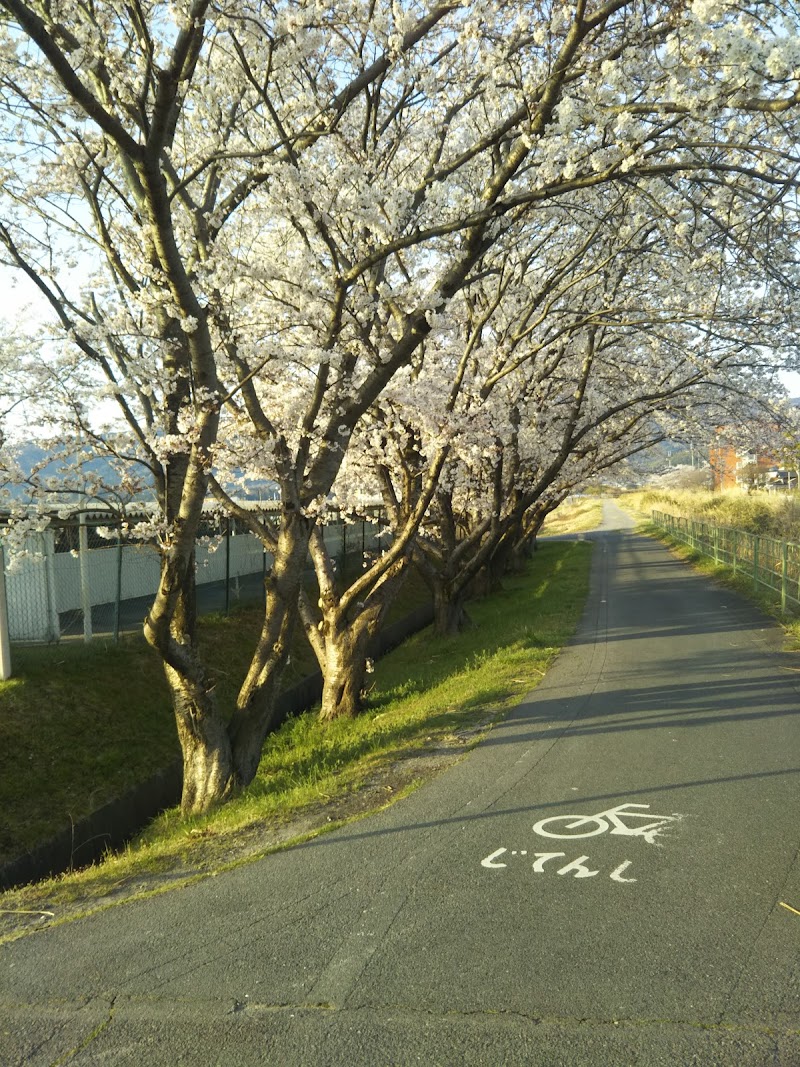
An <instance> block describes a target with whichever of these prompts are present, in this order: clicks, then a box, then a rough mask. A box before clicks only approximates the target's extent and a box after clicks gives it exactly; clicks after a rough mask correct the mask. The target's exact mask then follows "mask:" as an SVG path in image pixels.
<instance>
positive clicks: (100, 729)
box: [0, 579, 429, 862]
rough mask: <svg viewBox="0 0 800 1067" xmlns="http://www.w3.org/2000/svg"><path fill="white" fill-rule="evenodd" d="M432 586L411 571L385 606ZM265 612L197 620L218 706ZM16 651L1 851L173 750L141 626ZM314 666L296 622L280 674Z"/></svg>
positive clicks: (160, 678)
mask: <svg viewBox="0 0 800 1067" xmlns="http://www.w3.org/2000/svg"><path fill="white" fill-rule="evenodd" d="M428 596H429V594H428V591H427V589H426V588H425V586H424V585H423V583H422V582H421V581H420V580H419V579H416V580H410V581H408V582H407V583H406V585H405V587H404V588H403V590H402V591H401V593H400V596H399V597H398V599H397V601H396V603H395V604H394V605H393V609H392V610H393V614H392V616H391V618H392V619H394V618H400V617H402V616H403V615H405V614H407V613H408V612H409V611H411V610H412V609H413V608H415V607H417V606H418V605H419V604H420V603H423V602H425V601H426V600H427V599H428ZM262 618H263V611H262V608H261V606H260V605H258V604H251V605H246V606H240V607H237V608H235V609H234V610H232V611H231V612H230V613H229V614H227V615H226V614H222V613H219V614H212V615H206V616H204V617H202V618H201V619H200V621H199V624H198V630H199V640H200V643H201V646H202V648H203V653H204V656H205V659H206V662H207V663H208V664H209V665H210V671H211V675H212V682H213V684H214V687H215V690H216V693H217V698H218V701H219V706H220V708H223V709H224V708H231V707H233V704H234V701H235V699H236V692H237V689H238V686H239V684H240V683H241V680H242V679H243V678H244V676H245V673H246V670H247V662H248V659H249V656H250V654H251V653H252V650H253V648H254V647H255V644H256V641H257V639H258V635H259V632H260V629H261V622H262ZM390 621H391V620H390ZM13 661H14V672H15V676H14V677H13V678H11V679H9V680H8V681H6V682H0V810H2V812H3V818H2V821H0V862H2V861H3V860H9V859H12V858H13V857H15V856H18V855H20V854H21V853H23V852H25V851H26V850H27V849H31V848H33V847H35V846H36V845H38V844H40V843H41V842H43V841H47V840H48V839H49V838H52V837H53V836H54V835H55V834H57V833H59V832H61V831H63V830H67V829H69V828H70V825H71V824H73V823H76V822H78V821H79V820H80V819H82V818H84V817H85V816H87V815H88V814H89V813H91V812H93V811H96V810H97V809H98V808H100V807H102V805H103V804H106V803H108V802H109V801H111V800H114V799H115V798H116V797H118V796H121V795H122V794H124V793H125V791H126V790H128V789H130V788H131V787H132V786H134V785H136V784H137V783H139V782H141V781H144V780H146V779H147V777H148V776H149V775H151V774H152V773H153V772H154V771H156V770H159V769H160V768H163V767H167V766H169V765H170V764H171V763H172V762H173V761H175V760H177V759H179V757H180V748H179V745H178V740H177V736H176V733H175V720H174V718H173V714H172V709H171V705H170V698H169V693H168V691H167V686H166V683H165V680H164V675H163V670H162V667H161V663H160V661H159V660H158V657H157V656H156V655H155V653H154V652H153V650H152V649H150V648H149V647H148V646H147V644H146V643H145V641H144V639H143V638H142V637H136V636H128V637H125V638H124V639H123V640H122V641H120V643H119V644H114V643H113V642H105V641H102V640H100V641H94V642H93V643H92V644H90V645H84V644H82V643H80V642H77V641H69V642H64V643H63V644H59V645H54V646H41V645H40V646H29V647H27V648H26V647H21V648H17V647H15V648H14V653H13ZM316 666H317V664H316V660H315V659H314V654H313V652H312V651H311V648H310V646H309V645H308V642H307V641H306V639H305V636H304V634H303V633H302V632H301V631H300V629H299V628H298V630H297V631H296V634H295V646H294V648H293V650H292V657H291V662H290V664H289V666H288V668H287V670H286V674H285V677H284V684H285V685H286V686H287V687H288V686H291V685H293V684H294V683H295V682H297V681H298V680H299V679H301V678H304V677H305V676H306V675H307V674H309V673H310V672H311V671H313V670H315V669H316Z"/></svg>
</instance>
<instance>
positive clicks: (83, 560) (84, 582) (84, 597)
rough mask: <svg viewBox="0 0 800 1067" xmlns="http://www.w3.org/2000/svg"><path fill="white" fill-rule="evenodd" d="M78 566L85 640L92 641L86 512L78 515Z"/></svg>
mask: <svg viewBox="0 0 800 1067" xmlns="http://www.w3.org/2000/svg"><path fill="white" fill-rule="evenodd" d="M78 566H79V569H80V576H81V613H82V614H83V640H84V643H85V644H87V645H89V644H91V641H92V578H91V573H90V565H89V530H88V528H87V526H86V513H85V512H81V514H80V516H79V517H78Z"/></svg>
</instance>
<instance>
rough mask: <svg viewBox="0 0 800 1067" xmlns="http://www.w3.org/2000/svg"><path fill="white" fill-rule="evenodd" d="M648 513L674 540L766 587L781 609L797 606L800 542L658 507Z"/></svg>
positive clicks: (755, 586) (757, 587) (799, 598)
mask: <svg viewBox="0 0 800 1067" xmlns="http://www.w3.org/2000/svg"><path fill="white" fill-rule="evenodd" d="M652 517H653V523H654V524H655V525H656V526H659V527H661V529H662V530H666V531H667V533H669V534H670V535H671V536H672V537H674V538H675V540H676V541H681V542H683V543H684V544H686V545H689V547H690V548H693V549H695V551H697V552H701V553H702V554H703V555H704V556H708V557H709V558H710V559H713V560H714V561H715V562H717V563H723V564H725V565H727V566H728V567H731V568H732V570H733V571H734V572H739V573H741V574H745V575H747V576H748V577H749V578H750V579H751V580H752V583H753V588H754V589H756V590H759V589H761V590H767V591H768V592H770V593H771V594H773V595H774V596H775V597H776V598H777V599H779V600H780V603H781V609H782V610H783V611H786V610H787V608H788V607H789V606H790V605H792V606H793V607H794V608H795V609H797V608H800V545H798V544H795V543H794V542H791V541H778V540H776V539H775V538H774V537H764V536H763V535H761V534H752V533H748V532H747V531H746V530H737V529H735V528H734V527H731V526H715V525H714V524H713V523H710V522H703V521H702V520H699V519H687V518H685V517H684V516H682V515H667V514H665V513H664V512H661V511H654V512H653V515H652Z"/></svg>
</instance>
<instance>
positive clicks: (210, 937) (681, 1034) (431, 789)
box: [0, 504, 800, 1067]
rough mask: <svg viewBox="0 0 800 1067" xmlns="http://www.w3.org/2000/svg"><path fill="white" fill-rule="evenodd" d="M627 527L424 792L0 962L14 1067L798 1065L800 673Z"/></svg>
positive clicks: (605, 546)
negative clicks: (576, 622) (566, 623)
mask: <svg viewBox="0 0 800 1067" xmlns="http://www.w3.org/2000/svg"><path fill="white" fill-rule="evenodd" d="M629 527H630V522H629V520H627V519H626V518H625V516H624V515H623V513H622V512H621V511H619V509H617V508H616V507H615V506H614V505H611V504H609V505H606V508H605V514H604V522H603V527H602V529H601V530H600V531H598V532H597V533H596V534H593V535H590V536H592V537H593V538H594V539H595V540H596V545H595V550H594V565H593V580H592V590H591V593H590V597H589V600H588V603H587V608H586V612H585V615H584V619H583V622H582V624H581V626H580V629H579V631H578V633H577V635H576V637H575V640H574V641H573V642H572V643H571V645H570V646H569V647H568V648H567V649H565V650H564V652H563V653H562V654H561V656H560V657H559V658H558V659H557V661H556V662H555V664H554V665H553V667H552V668H551V670H550V671H549V672H548V674H547V677H546V678H545V679H544V681H543V682H542V684H541V685H540V686H539V687H538V688H537V689H536V690H535V691H534V692H533V693H532V694H531V695H530V696H529V697H528V698H526V699H525V700H524V701H523V702H522V703H521V704H520V705H519V706H518V707H517V708H516V709H515V711H514V712H513V713H512V714H511V715H509V716H508V718H507V719H506V720H505V721H504V722H503V723H502V724H501V725H499V726H497V727H495V728H494V729H493V730H492V731H491V732H490V734H489V736H488V737H487V739H486V740H485V741H484V742H482V743H481V744H480V745H479V746H478V747H477V748H476V749H475V750H474V751H473V752H471V753H470V754H469V755H468V756H467V757H466V758H465V759H464V760H463V761H461V762H460V763H459V764H457V765H456V766H454V767H452V768H451V769H449V770H448V771H446V772H444V773H443V774H441V775H440V776H439V777H438V778H436V779H434V780H432V781H431V782H429V783H428V784H426V785H425V786H424V787H422V788H421V789H419V790H418V791H417V792H416V793H414V794H412V795H411V796H409V797H407V798H406V799H404V800H402V801H401V802H399V803H397V804H395V805H394V806H393V807H392V808H390V809H388V810H387V811H385V812H383V813H381V814H379V815H376V816H373V817H371V818H368V819H364V820H362V821H360V822H356V823H353V824H351V825H350V826H348V827H346V828H343V829H341V830H339V831H336V832H334V833H331V834H327V835H324V836H322V837H320V838H318V839H317V840H315V841H312V842H309V843H307V844H305V845H302V846H300V847H296V848H293V849H289V850H287V851H284V852H281V853H276V854H274V855H272V856H269V857H267V858H265V859H263V860H261V861H258V862H255V863H252V864H249V865H247V866H243V867H241V868H239V869H237V870H234V871H230V872H228V873H226V874H224V875H220V876H218V877H216V878H209V879H207V880H205V881H203V882H200V883H198V884H196V885H194V886H192V887H190V888H187V889H184V890H181V891H176V892H170V893H167V894H164V895H162V896H160V897H155V898H152V899H149V900H144V901H139V902H136V903H132V904H128V905H126V906H122V907H117V908H113V909H111V910H109V911H106V912H103V913H101V914H98V915H95V916H92V917H89V918H86V919H83V920H79V921H76V922H74V923H70V924H65V925H63V926H58V927H54V928H51V929H48V930H43V931H42V932H40V933H37V934H34V935H32V936H29V937H25V938H23V939H21V940H19V941H16V942H14V943H11V944H9V945H6V946H4V947H3V948H2V949H0V1063H1V1064H2V1065H3V1067H11V1065H13V1064H26V1065H28V1064H32V1065H37V1067H38V1065H48V1067H50V1065H55V1064H62V1063H69V1064H80V1065H90V1064H92V1065H93V1064H97V1065H104V1067H105V1065H129V1064H130V1065H133V1064H135V1065H137V1067H139V1065H142V1067H162V1065H163V1067H176V1065H179V1064H191V1065H198V1067H206V1065H216V1064H220V1065H223V1064H224V1065H225V1067H237V1065H247V1067H250V1065H258V1064H270V1065H276V1067H283V1065H286V1067H292V1065H301V1067H306V1065H308V1067H317V1065H327V1064H331V1065H348V1067H350V1065H354V1067H355V1065H369V1067H374V1065H380V1064H426V1065H427V1064H448V1065H449V1064H458V1065H465V1064H490V1065H494V1064H497V1065H501V1064H502V1065H505V1064H525V1065H534V1067H539V1065H541V1067H562V1065H563V1067H567V1065H575V1067H622V1065H625V1067H627V1065H637V1067H638V1065H642V1067H654V1065H661V1064H663V1065H667V1064H669V1065H670V1067H674V1065H689V1064H697V1065H698V1067H713V1065H725V1067H727V1065H732V1067H765V1065H767V1064H769V1065H772V1064H777V1065H779V1067H800V962H799V961H800V915H797V914H795V913H794V912H793V911H791V910H789V908H787V907H785V906H784V905H786V904H788V905H789V906H790V907H794V908H795V909H797V910H798V911H800V863H799V862H798V844H799V843H800V789H799V788H798V785H799V784H800V779H799V775H800V714H798V684H799V683H800V673H798V672H797V669H796V668H797V667H800V657H796V658H794V659H793V658H790V657H789V656H787V655H786V654H782V653H781V652H780V634H779V632H778V630H777V628H776V627H775V626H773V625H772V624H771V623H769V622H768V621H767V620H766V619H765V618H764V617H762V616H761V615H759V613H758V612H756V611H755V609H753V608H751V607H750V606H748V605H747V604H746V603H744V602H743V601H741V600H739V599H737V598H736V597H734V595H733V594H731V593H729V592H727V591H725V590H723V589H721V588H718V587H715V586H713V585H712V584H710V583H709V582H707V581H705V580H703V579H702V578H700V577H698V576H696V575H695V574H693V573H692V572H691V571H690V569H689V568H688V567H686V566H685V565H683V564H681V563H680V562H678V561H676V560H675V559H673V558H672V557H671V556H670V555H669V553H668V552H667V551H666V550H665V549H664V548H663V547H661V546H660V545H658V544H657V543H655V542H652V541H649V540H647V539H645V538H641V537H637V536H636V535H635V534H633V533H632V532H631V530H630V529H629ZM532 619H535V615H534V614H533V611H532ZM793 666H794V669H792V667H793Z"/></svg>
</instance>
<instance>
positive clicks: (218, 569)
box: [6, 523, 380, 641]
mask: <svg viewBox="0 0 800 1067" xmlns="http://www.w3.org/2000/svg"><path fill="white" fill-rule="evenodd" d="M342 536H343V535H342V526H341V525H340V524H338V523H337V524H335V525H331V526H328V527H326V530H325V542H326V544H327V545H328V550H329V551H330V552H331V554H332V555H334V556H335V557H338V556H339V555H340V554H341V551H342ZM345 542H346V547H347V551H348V553H352V552H357V551H360V550H361V524H360V523H357V524H355V525H353V526H348V527H347V529H346V535H345ZM364 543H365V547H366V548H367V549H368V550H370V549H373V548H374V547H376V545H379V544H380V542H377V541H376V539H375V528H374V527H372V526H371V525H368V526H367V530H366V533H365V537H364ZM52 544H53V537H52V534H51V533H45V534H43V535H41V536H40V537H39V538H37V539H36V540H35V541H34V540H31V543H30V551H31V552H33V553H35V555H33V556H28V557H26V558H24V559H22V560H21V561H18V563H17V565H16V566H15V567H14V568H13V569H12V571H11V573H7V574H6V596H7V600H8V622H9V635H10V638H11V640H12V641H54V640H58V636H59V635H58V613H59V612H65V611H80V610H81V608H82V606H83V600H82V595H81V561H80V557H79V554H78V553H77V552H75V553H74V554H73V553H71V552H57V553H54V552H53V551H52ZM48 546H49V548H48ZM227 551H228V552H229V553H230V558H229V562H228V573H229V575H230V577H231V578H237V577H242V576H244V575H247V574H260V573H261V572H262V571H263V569H264V565H265V562H264V551H263V547H262V545H261V542H260V541H259V540H258V539H257V538H256V537H254V536H253V534H250V533H238V534H232V535H231V537H230V540H229V547H228V549H227ZM120 552H121V555H122V561H121V566H122V573H121V591H120V600H123V601H124V600H133V599H136V598H138V597H147V596H153V595H154V593H155V591H156V589H157V588H158V579H159V557H158V551H157V550H156V549H155V548H154V547H153V546H152V545H123V546H122V548H121V549H119V548H118V547H117V546H116V545H115V544H109V545H108V547H104V548H90V549H87V550H86V557H87V558H86V564H87V565H86V568H85V575H86V578H87V586H88V589H86V590H85V592H86V593H87V594H88V601H89V602H90V603H91V606H92V607H96V606H97V605H98V604H113V603H114V602H115V601H116V599H117V582H118V567H119V565H120V562H119V554H120ZM225 556H226V544H225V539H224V538H220V540H219V541H218V542H202V543H201V544H199V545H198V547H197V552H196V558H197V582H198V585H205V584H206V583H209V582H220V581H224V580H225V573H226V558H225ZM271 562H272V557H271V556H270V555H269V554H267V558H266V566H267V567H269V566H270V564H271Z"/></svg>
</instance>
